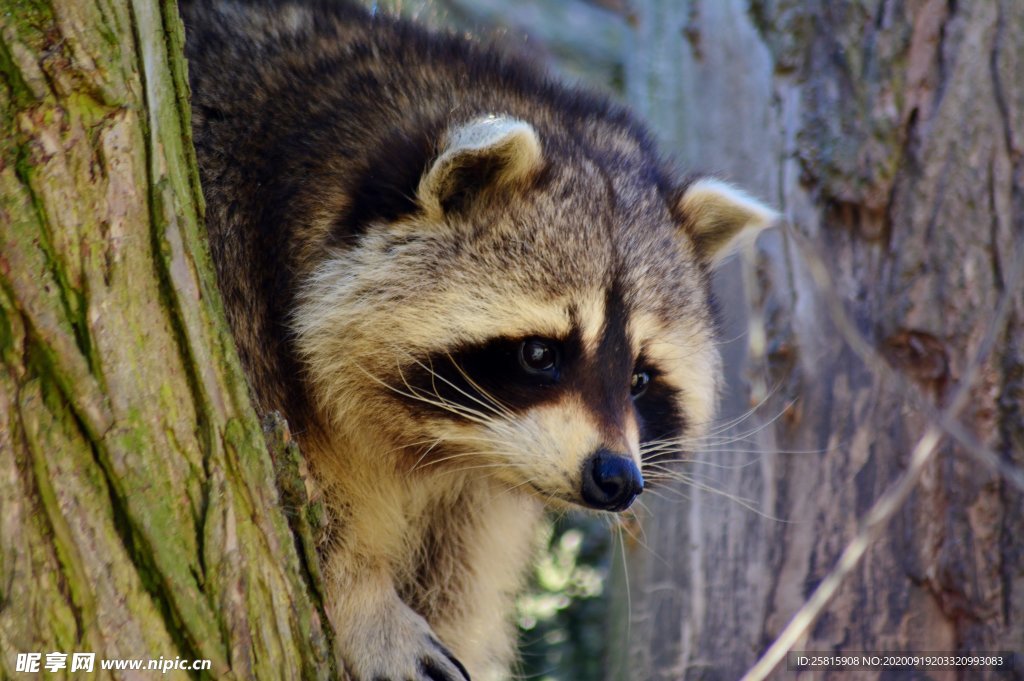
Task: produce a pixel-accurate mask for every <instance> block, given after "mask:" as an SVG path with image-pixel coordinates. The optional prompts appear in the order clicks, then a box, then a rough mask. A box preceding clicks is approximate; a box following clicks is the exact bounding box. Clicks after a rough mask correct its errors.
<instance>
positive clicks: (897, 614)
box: [613, 0, 1024, 679]
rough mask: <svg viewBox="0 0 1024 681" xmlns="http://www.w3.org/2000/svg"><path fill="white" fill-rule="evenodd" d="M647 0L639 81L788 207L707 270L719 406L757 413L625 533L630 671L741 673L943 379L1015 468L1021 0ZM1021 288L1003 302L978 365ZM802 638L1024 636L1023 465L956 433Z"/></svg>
mask: <svg viewBox="0 0 1024 681" xmlns="http://www.w3.org/2000/svg"><path fill="white" fill-rule="evenodd" d="M632 7H633V10H634V13H633V14H632V16H631V25H632V27H633V31H632V32H631V35H632V38H633V42H632V44H631V46H630V47H629V48H628V50H627V57H626V79H625V82H626V87H627V93H628V99H629V101H630V102H632V103H634V104H635V105H638V106H640V107H642V108H645V109H646V111H644V113H645V115H646V116H647V117H648V119H649V120H651V121H652V122H653V123H654V124H655V126H656V127H657V129H658V130H659V131H660V132H661V134H662V135H663V136H664V138H665V139H666V140H667V141H669V142H670V143H671V144H672V145H673V146H674V148H675V149H676V150H678V152H679V154H680V156H681V158H682V160H683V161H684V163H685V164H686V165H688V166H689V167H692V168H696V169H702V170H708V171H713V172H716V173H719V174H721V175H724V176H725V177H727V178H730V179H733V180H735V181H737V182H738V183H740V184H741V185H744V186H747V187H750V188H751V189H752V190H753V191H754V192H755V193H757V194H759V195H761V196H762V197H764V198H767V199H769V200H770V201H771V202H772V203H775V204H776V205H777V206H778V207H780V208H781V209H782V211H783V213H784V215H785V222H786V223H787V229H788V230H791V231H786V230H776V231H775V233H773V234H770V235H766V236H765V237H762V239H761V248H760V251H759V253H758V254H757V256H756V257H753V254H748V256H750V257H747V258H745V259H743V261H741V262H740V263H737V264H734V266H733V267H732V268H731V269H727V270H726V271H725V272H723V273H722V274H721V276H719V278H718V281H717V288H718V293H719V297H720V299H721V301H722V309H723V311H724V317H725V330H724V333H723V338H725V339H726V340H725V343H724V345H723V352H724V354H725V356H726V359H727V366H728V371H729V374H730V379H731V381H730V383H731V386H732V387H731V388H730V391H729V393H728V394H727V395H726V397H725V404H724V408H723V413H722V417H723V423H725V422H727V421H728V420H729V419H730V418H737V417H742V418H740V422H739V423H738V424H737V425H736V426H735V427H733V428H730V429H728V430H725V431H721V433H720V435H723V436H727V437H718V438H712V439H710V440H709V442H708V445H707V447H706V449H705V451H703V452H696V453H695V454H694V459H695V460H696V461H694V462H693V463H690V464H687V465H686V466H685V467H684V468H683V472H684V473H685V474H686V475H687V476H688V477H689V478H690V479H691V480H692V483H691V484H688V485H681V486H680V488H679V489H678V490H675V491H672V490H665V491H663V492H662V498H658V499H655V500H653V501H651V502H649V507H650V514H649V516H648V517H647V518H646V520H645V533H644V535H643V537H642V540H643V541H642V543H641V542H633V543H632V544H629V543H628V542H627V548H626V551H625V552H626V563H627V566H628V582H629V586H630V589H629V592H630V594H631V603H630V604H629V613H630V614H629V625H628V634H626V638H627V642H626V643H625V644H624V645H623V647H622V648H621V649H620V650H619V654H620V660H619V662H620V664H619V665H618V667H617V669H618V671H617V672H616V673H615V674H613V676H615V677H616V678H631V679H732V678H739V676H740V675H742V674H743V672H744V671H745V670H746V669H747V668H748V667H749V666H750V665H751V664H752V663H753V662H754V661H755V660H756V659H757V657H758V655H759V654H760V653H761V652H762V651H763V650H764V649H765V648H766V646H767V645H768V644H770V643H771V642H772V641H773V640H774V638H775V637H776V635H777V634H778V633H779V632H780V630H781V629H782V627H784V626H785V625H786V623H787V621H788V620H789V619H790V617H791V616H792V615H793V613H794V612H795V611H796V610H797V609H798V608H799V607H800V606H801V605H802V604H803V602H804V600H805V599H806V598H807V597H808V595H809V594H810V593H811V592H812V590H813V589H814V588H815V587H816V586H817V585H818V583H819V582H820V581H821V580H822V579H823V578H824V577H825V575H826V574H827V573H828V572H829V571H830V570H831V569H832V567H833V565H834V564H835V563H836V560H837V557H838V556H839V553H840V551H842V549H843V547H844V546H845V545H846V543H847V541H848V540H849V539H850V537H851V536H852V535H853V534H854V532H855V531H856V529H857V528H858V526H859V524H860V523H861V522H862V521H863V518H864V516H865V514H866V513H867V511H868V509H869V508H870V507H871V505H872V504H873V503H874V501H875V500H876V499H877V498H878V497H879V496H880V495H881V494H882V492H883V491H884V490H885V489H886V488H887V487H888V486H889V485H890V483H891V482H892V481H893V480H895V479H896V478H897V477H899V476H900V475H901V473H902V472H903V471H904V470H905V468H906V466H907V461H908V455H909V453H910V451H911V449H912V448H913V447H914V445H915V443H916V442H917V440H918V438H920V437H921V434H922V432H923V431H924V430H925V427H926V425H927V424H928V422H929V419H928V416H927V413H928V407H927V405H932V406H935V407H942V406H943V405H944V404H945V403H946V401H947V400H948V398H949V395H950V394H951V393H952V391H953V390H954V389H955V388H957V387H958V386H959V385H960V383H961V382H962V381H967V380H969V379H973V382H972V387H971V389H970V399H969V402H968V406H967V407H966V408H965V409H963V410H962V411H961V412H960V413H959V415H958V419H959V421H960V423H962V425H963V427H964V428H965V429H966V430H967V431H968V432H969V433H970V434H972V435H973V436H974V437H975V438H976V439H977V440H978V441H979V442H980V444H981V445H983V446H984V447H985V448H987V449H989V450H990V451H991V452H994V453H995V454H996V455H997V456H998V457H999V458H1000V459H1001V461H1002V462H1003V464H1004V466H1007V467H1014V468H1015V469H1016V470H1017V471H1019V470H1020V469H1021V466H1024V413H1022V404H1024V284H1022V283H1021V279H1020V278H1017V279H1016V280H1015V281H1011V280H1009V279H1008V278H1009V277H1010V276H1011V272H1012V270H1013V268H1014V264H1015V261H1016V264H1017V267H1018V268H1019V256H1018V255H1015V253H1017V254H1019V253H1020V250H1019V249H1020V244H1021V243H1022V242H1024V5H1022V4H1021V3H1019V2H1013V1H1012V0H1005V1H1001V2H1000V1H997V0H978V1H977V2H969V3H956V2H944V1H935V0H917V1H914V0H911V1H908V2H890V1H888V0H865V1H852V0H851V1H843V2H829V3H799V2H790V1H787V0H754V1H747V0H726V1H723V2H712V1H710V0H690V1H688V2H675V1H673V0H637V1H636V2H634V3H633V4H632ZM804 244H810V247H809V249H808V248H807V247H805V246H804ZM818 256H820V258H821V260H822V261H823V263H824V265H825V268H826V271H827V282H826V281H823V280H822V279H821V278H820V277H816V276H815V274H814V264H815V259H816V257H818ZM1011 286H1012V288H1008V287H1011ZM1004 297H1008V300H1007V303H1008V304H1009V312H1008V315H1007V319H1006V322H1005V323H1004V324H1003V325H1002V326H1001V327H1000V328H999V330H998V332H997V334H996V335H995V338H994V348H993V350H992V351H991V352H990V353H988V354H987V356H986V357H985V358H984V361H983V362H982V364H981V366H980V368H979V370H978V371H977V372H971V371H970V370H969V368H968V366H969V364H970V362H971V358H972V357H974V356H975V355H976V354H977V352H978V350H979V346H980V345H982V342H983V339H984V338H985V335H986V333H987V329H988V327H989V326H990V325H991V322H992V320H993V316H994V311H995V309H996V307H997V305H998V304H999V302H1000V300H1002V299H1003V298H1004ZM837 315H838V316H839V318H840V319H843V318H845V319H847V320H848V321H850V322H851V327H852V328H850V329H843V328H842V325H841V324H840V325H839V326H837V324H836V323H834V321H835V318H836V317H837ZM851 335H852V336H854V339H856V338H860V339H862V340H863V341H866V347H867V348H868V349H869V350H870V351H871V352H874V353H877V355H878V356H882V357H884V358H885V361H886V364H885V365H884V369H882V370H879V367H878V366H873V365H872V364H871V363H870V362H868V363H866V362H865V361H864V357H863V356H862V354H858V353H857V352H855V351H854V350H853V349H851V344H850V337H851ZM915 395H917V396H918V399H916V400H915V399H913V396H915ZM922 405H924V406H922ZM749 409H752V413H750V414H747V410H749ZM744 414H747V415H746V416H743V415H744ZM645 496H647V495H645ZM623 581H626V580H625V579H623ZM622 607H623V608H624V607H625V606H624V605H623V606H622ZM798 649H800V650H811V651H868V652H884V651H963V652H968V651H970V652H974V651H1000V650H1002V651H1006V650H1009V651H1017V652H1018V653H1021V652H1024V497H1022V491H1021V488H1019V487H1015V486H1014V485H1013V484H1011V482H1010V480H1008V479H1007V478H1006V477H1005V476H1002V475H1001V474H1000V473H999V472H998V471H995V470H993V468H991V467H989V466H986V465H982V464H981V463H979V461H978V459H977V457H976V456H972V455H971V454H970V452H969V451H967V450H965V449H964V448H962V447H959V446H954V445H953V444H951V443H950V441H949V439H948V438H947V439H946V440H945V441H944V442H943V444H942V445H941V447H940V449H939V451H938V452H937V454H936V456H935V457H934V459H933V460H932V461H931V463H930V464H929V465H928V467H927V468H926V470H925V472H924V474H923V477H922V480H921V482H920V484H919V485H918V486H917V488H916V491H915V492H914V494H913V495H912V496H911V497H910V499H909V501H908V502H907V503H906V504H905V506H904V507H903V508H902V509H901V511H900V512H899V513H898V514H897V515H896V516H895V517H894V518H893V520H892V521H891V522H890V523H889V524H888V527H887V529H886V531H885V532H884V533H883V535H882V536H881V537H880V539H879V540H878V541H876V542H874V543H873V544H872V545H871V548H870V549H869V551H868V552H867V554H866V556H865V558H864V559H863V561H862V562H861V563H860V564H859V566H858V568H857V569H856V571H855V572H854V573H853V574H852V575H851V577H850V578H849V579H847V580H846V581H845V583H844V584H843V586H842V588H841V589H840V591H839V592H838V594H837V595H836V597H835V598H834V599H833V600H832V602H831V604H830V605H829V607H828V608H827V609H826V611H825V613H824V615H823V616H822V617H821V618H820V619H819V620H818V621H817V623H816V624H815V625H814V626H813V627H812V628H811V630H810V632H809V634H808V635H807V636H806V637H804V638H803V639H802V641H801V642H800V643H799V644H798ZM775 674H776V676H777V677H778V678H791V677H792V675H793V672H787V671H786V670H785V667H784V666H783V667H782V668H781V669H779V670H777V671H776V672H775ZM904 674H905V675H904V676H899V675H897V676H886V675H884V674H882V673H881V672H879V671H877V670H876V671H861V672H856V673H853V676H851V672H806V673H803V674H801V676H800V678H836V679H840V678H841V679H849V678H911V673H910V672H904ZM913 678H935V679H954V678H956V679H974V678H1018V679H1019V678H1024V669H1022V668H1021V667H1018V668H1017V670H1016V671H1015V672H1013V673H1011V674H1010V675H1006V674H1005V673H1003V674H1002V675H998V676H997V674H996V672H981V671H976V670H967V671H959V672H955V671H932V672H928V673H927V674H926V675H923V676H919V677H918V676H915V677H913Z"/></svg>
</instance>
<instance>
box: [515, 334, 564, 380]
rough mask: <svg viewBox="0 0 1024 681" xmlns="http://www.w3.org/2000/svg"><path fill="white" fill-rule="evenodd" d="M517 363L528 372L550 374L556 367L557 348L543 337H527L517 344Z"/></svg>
mask: <svg viewBox="0 0 1024 681" xmlns="http://www.w3.org/2000/svg"><path fill="white" fill-rule="evenodd" d="M519 365H520V366H521V367H523V370H524V371H526V373H528V374H538V375H551V374H553V373H554V372H555V370H556V369H557V368H558V348H557V347H555V344H554V343H553V342H551V341H548V340H544V339H543V338H528V339H527V340H524V341H523V342H522V343H520V345H519Z"/></svg>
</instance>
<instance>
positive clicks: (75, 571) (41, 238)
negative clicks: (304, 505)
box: [0, 0, 333, 679]
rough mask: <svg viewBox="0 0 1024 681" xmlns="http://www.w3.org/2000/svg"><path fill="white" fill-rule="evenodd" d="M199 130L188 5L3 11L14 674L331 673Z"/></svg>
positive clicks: (0, 169) (5, 613) (0, 374)
mask: <svg viewBox="0 0 1024 681" xmlns="http://www.w3.org/2000/svg"><path fill="white" fill-rule="evenodd" d="M189 129H190V128H189V108H188V103H187V81H186V77H185V64H184V59H183V58H182V28H181V23H180V21H179V19H178V16H177V11H176V6H175V3H174V2H173V0H97V1H95V2H94V1H91V0H84V1H83V0H26V1H25V2H17V3H13V4H11V3H7V4H5V6H4V9H3V12H2V16H0V239H2V246H0V308H2V316H0V354H2V362H3V371H0V384H2V385H0V651H2V655H0V676H3V677H7V678H10V677H12V676H15V671H16V665H17V664H18V654H19V653H21V654H26V653H42V654H43V656H44V657H43V662H44V663H45V654H46V653H50V652H60V653H64V654H66V655H68V656H69V657H68V659H67V661H66V664H67V665H68V667H70V655H71V654H72V653H75V652H86V653H88V652H92V653H95V654H96V660H95V665H96V667H95V668H96V671H97V672H98V676H99V678H109V677H110V676H125V677H130V676H132V672H121V673H117V672H103V671H100V663H101V661H102V660H106V659H110V658H133V659H143V660H145V659H147V658H153V659H156V658H160V657H163V658H164V659H165V660H176V659H178V658H181V659H187V660H188V661H189V662H191V660H193V659H205V660H209V661H210V664H211V667H210V672H209V673H210V674H211V675H212V676H214V677H217V678H239V679H242V678H251V677H254V678H274V679H277V678H297V677H304V678H327V677H330V676H332V675H333V671H332V662H331V657H330V655H329V654H328V649H329V646H328V642H327V640H326V636H325V630H324V624H323V622H324V620H323V619H322V615H321V613H320V611H319V610H318V600H317V597H316V595H315V593H316V592H315V589H311V588H310V585H311V584H313V583H315V579H314V576H315V569H311V568H313V567H314V565H313V564H312V563H311V562H310V561H308V560H306V559H305V558H303V557H302V556H300V551H299V550H297V545H298V546H299V547H301V548H302V550H303V551H304V550H305V549H306V548H308V546H307V545H305V544H303V543H302V542H298V544H297V542H296V541H295V539H294V537H293V533H292V531H291V529H290V528H289V519H288V518H286V516H285V515H284V513H283V512H282V510H281V506H280V503H279V500H278V493H277V491H276V487H275V476H274V470H273V468H272V466H271V457H270V455H269V453H268V449H267V445H266V443H265V441H264V438H263V435H262V433H261V431H260V428H259V424H258V421H257V420H256V417H255V415H254V413H253V411H252V408H251V407H250V405H249V401H248V395H247V388H246V384H245V380H244V378H243V376H242V374H241V372H240V369H239V367H238V363H237V360H236V358H235V356H234V351H233V349H232V347H233V346H232V341H231V338H230V335H229V332H228V330H227V326H226V324H225V322H224V320H223V318H222V317H223V316H222V311H221V307H220V303H219V298H218V295H217V291H216V286H215V282H214V279H213V275H212V268H211V264H210V262H209V256H208V254H207V250H206V246H205V244H204V242H203V239H204V235H203V232H202V230H201V229H200V224H201V219H200V213H201V206H202V200H201V197H200V190H199V185H198V180H197V174H196V170H195V162H194V158H193V152H192V149H191V143H190V135H189ZM279 444H282V447H283V443H279ZM295 510H296V512H297V513H298V512H299V511H302V510H303V509H301V508H297V509H295ZM293 520H296V519H293ZM293 524H295V525H296V526H297V527H298V526H300V525H302V522H301V518H298V519H297V520H296V521H295V522H294V523H293ZM309 555H310V554H309V553H304V554H303V556H305V557H307V558H308V556H309ZM68 672H69V668H65V669H64V670H63V672H62V673H64V674H67V673H68ZM172 675H174V676H176V677H181V678H187V677H189V676H192V675H190V674H189V673H187V672H185V671H180V670H177V671H172ZM76 676H77V675H76ZM136 676H137V674H136Z"/></svg>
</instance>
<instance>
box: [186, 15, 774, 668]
mask: <svg viewBox="0 0 1024 681" xmlns="http://www.w3.org/2000/svg"><path fill="white" fill-rule="evenodd" d="M183 14H184V18H185V25H186V33H187V46H188V58H189V70H190V79H191V86H192V96H193V126H194V138H195V143H196V149H197V152H198V157H199V164H200V170H201V173H202V182H203V188H204V192H205V195H206V200H207V224H208V229H209V234H210V241H211V248H212V252H213V256H214V260H215V262H216V266H217V272H218V277H219V282H220V286H221V289H222V292H223V296H224V301H225V305H226V309H227V314H228V318H229V321H230V323H231V325H232V328H233V331H234V334H235V338H236V342H237V345H238V349H239V353H240V356H241V358H242V361H243V364H244V366H245V368H246V371H247V373H248V376H249V380H250V383H251V386H252V390H253V393H254V396H255V399H256V402H257V405H258V407H259V408H260V409H261V410H264V411H266V410H279V411H281V412H282V413H283V414H284V415H285V416H286V417H287V418H288V420H289V421H290V423H291V425H292V428H293V430H294V431H295V432H296V436H297V438H298V440H299V442H300V444H301V445H302V448H303V451H304V453H305V455H306V457H307V459H308V460H309V462H310V465H311V469H312V471H313V474H314V478H315V481H316V484H317V485H318V488H319V490H320V493H321V494H322V495H323V499H324V501H325V502H326V504H327V506H328V508H329V509H330V515H331V517H332V523H333V525H332V532H331V537H332V538H331V541H330V542H329V545H327V546H325V547H324V549H323V560H324V572H325V575H326V579H327V582H328V590H329V593H328V612H329V615H330V617H331V620H332V623H333V626H334V628H335V631H336V637H335V638H336V641H337V649H338V650H337V652H338V654H339V656H340V657H341V659H342V660H343V662H344V664H345V666H346V668H347V669H348V670H349V672H350V673H351V674H352V675H353V676H354V677H356V678H358V679H360V680H361V681H376V680H379V679H393V680H395V681H406V680H407V679H435V680H436V679H460V678H463V677H464V676H468V675H469V674H471V675H472V676H473V677H474V678H477V679H478V680H479V679H490V678H503V677H505V676H507V675H508V673H509V667H510V664H511V662H512V661H513V658H514V645H513V644H514V636H513V629H512V627H511V623H510V621H509V615H510V608H511V605H512V599H513V597H514V594H515V592H516V590H517V588H518V586H519V582H520V579H521V574H522V572H523V568H524V567H525V566H526V565H527V564H528V561H529V557H530V552H531V548H532V542H533V537H534V525H535V523H536V521H537V520H538V519H539V518H540V517H541V514H542V510H543V508H544V506H552V505H554V506H560V507H570V506H573V505H582V506H587V507H591V508H596V509H599V510H607V511H618V510H622V509H624V508H626V507H628V506H629V504H630V503H631V502H632V501H633V499H634V497H635V496H636V495H637V494H639V493H640V491H641V490H642V487H643V479H642V477H641V476H642V472H641V471H642V469H643V466H644V464H645V462H646V458H648V457H651V456H655V455H656V453H662V452H665V451H666V450H670V449H672V447H673V446H674V445H675V444H676V443H678V442H679V441H680V438H682V437H684V436H687V437H695V436H698V435H699V434H700V432H701V429H702V428H703V427H704V426H705V424H707V422H708V421H709V419H710V418H711V416H712V411H713V407H714V402H715V393H716V389H717V384H718V376H719V373H720V371H719V367H720V359H719V355H718V353H717V351H716V349H715V346H714V339H713V329H712V320H711V315H710V312H709V306H710V303H709V291H708V273H709V270H710V269H711V268H712V267H713V266H714V265H715V264H717V262H718V261H719V260H720V259H721V258H722V257H724V255H725V254H726V253H728V252H729V250H730V249H731V248H732V245H733V244H734V243H735V241H736V240H737V238H738V237H739V235H740V234H741V233H750V232H752V231H756V228H759V227H762V226H764V225H765V224H767V223H768V222H769V221H771V219H772V213H771V211H769V210H768V209H766V208H764V207H763V206H762V205H761V204H759V203H758V202H756V201H755V200H753V199H751V198H749V197H747V196H746V195H744V194H742V193H740V192H738V191H736V190H732V189H731V188H729V187H728V186H726V185H724V184H722V183H720V182H717V181H714V180H710V179H706V178H698V179H692V178H691V179H689V180H686V181H681V180H680V179H679V178H677V177H676V176H675V175H674V174H673V173H672V172H671V171H670V170H669V169H667V168H666V167H665V166H664V165H663V164H662V163H661V161H660V160H659V158H658V156H657V154H656V152H655V151H654V149H653V146H652V143H651V141H650V139H649V137H648V135H647V133H646V132H644V130H643V129H642V127H641V126H640V125H639V124H637V123H636V122H635V121H634V120H633V119H632V117H631V116H630V115H629V114H628V113H627V112H625V111H624V110H622V109H620V108H619V107H617V106H614V105H612V104H610V103H609V102H607V101H606V100H604V99H603V98H601V97H597V96H594V95H590V94H586V93H583V92H579V91H577V90H573V89H567V88H565V87H562V86H558V85H555V84H552V83H551V82H549V80H548V79H547V78H546V77H545V76H544V75H543V73H542V72H540V71H539V70H538V69H537V68H536V67H535V66H533V65H532V64H530V63H528V62H526V61H523V60H521V59H518V58H513V57H510V56H507V55H502V54H500V53H499V52H497V51H494V50H492V49H489V48H486V47H482V46H480V45H478V44H475V43H473V42H470V41H467V40H465V39H463V38H457V37H452V36H440V35H435V34H430V33H427V32H425V31H423V30H422V29H420V28H418V27H415V26H412V25H410V24H408V23H404V22H401V21H398V20H395V19H391V18H388V17H383V16H370V15H369V14H367V13H365V12H364V11H363V10H361V9H359V8H357V7H353V6H349V5H347V4H344V3H328V2H322V3H315V2H277V3H273V2H229V1H227V0H214V1H213V2H208V3H195V4H191V3H186V6H185V7H184V8H183ZM467 670H468V672H467Z"/></svg>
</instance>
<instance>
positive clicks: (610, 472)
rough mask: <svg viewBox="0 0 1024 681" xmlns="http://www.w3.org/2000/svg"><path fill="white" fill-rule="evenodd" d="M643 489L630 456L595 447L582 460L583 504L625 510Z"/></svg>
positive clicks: (611, 509)
mask: <svg viewBox="0 0 1024 681" xmlns="http://www.w3.org/2000/svg"><path fill="white" fill-rule="evenodd" d="M643 491H644V479H643V476H641V475H640V469H639V468H637V467H636V464H635V463H633V461H632V459H630V458H628V457H626V456H623V455H620V454H613V453H612V452H609V451H608V450H607V449H599V450H598V451H597V452H595V453H594V454H591V455H590V457H589V458H588V459H587V460H586V461H584V462H583V486H582V489H581V490H580V495H581V496H582V497H583V501H584V503H586V504H587V505H588V506H590V507H592V508H598V509H601V510H602V511H625V510H626V509H627V508H629V505H630V504H632V503H633V500H634V499H636V497H637V495H638V494H640V492H643Z"/></svg>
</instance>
